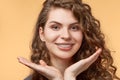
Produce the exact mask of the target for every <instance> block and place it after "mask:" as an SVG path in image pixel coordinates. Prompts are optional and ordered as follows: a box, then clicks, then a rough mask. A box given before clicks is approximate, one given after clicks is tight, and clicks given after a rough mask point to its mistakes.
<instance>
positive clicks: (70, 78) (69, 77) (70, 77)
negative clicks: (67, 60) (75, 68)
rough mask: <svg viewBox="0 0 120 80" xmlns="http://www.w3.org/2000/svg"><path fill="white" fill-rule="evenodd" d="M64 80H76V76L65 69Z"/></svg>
mask: <svg viewBox="0 0 120 80" xmlns="http://www.w3.org/2000/svg"><path fill="white" fill-rule="evenodd" d="M64 80H76V76H75V75H74V74H73V73H71V72H70V71H67V70H66V71H65V73H64Z"/></svg>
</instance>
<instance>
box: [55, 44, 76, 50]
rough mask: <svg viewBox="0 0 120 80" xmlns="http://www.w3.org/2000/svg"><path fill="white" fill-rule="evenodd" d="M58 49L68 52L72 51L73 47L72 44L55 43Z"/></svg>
mask: <svg viewBox="0 0 120 80" xmlns="http://www.w3.org/2000/svg"><path fill="white" fill-rule="evenodd" d="M56 45H57V47H58V49H60V50H62V51H69V50H71V49H72V47H73V45H74V44H72V43H56Z"/></svg>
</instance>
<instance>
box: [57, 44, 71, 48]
mask: <svg viewBox="0 0 120 80" xmlns="http://www.w3.org/2000/svg"><path fill="white" fill-rule="evenodd" d="M58 46H59V47H62V48H69V47H71V45H66V44H65V45H63V44H62V45H58Z"/></svg>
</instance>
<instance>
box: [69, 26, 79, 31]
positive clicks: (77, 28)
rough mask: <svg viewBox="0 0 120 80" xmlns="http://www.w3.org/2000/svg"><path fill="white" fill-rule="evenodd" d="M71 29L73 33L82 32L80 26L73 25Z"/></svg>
mask: <svg viewBox="0 0 120 80" xmlns="http://www.w3.org/2000/svg"><path fill="white" fill-rule="evenodd" d="M70 29H71V30H72V31H78V30H80V27H79V26H78V25H73V26H71V27H70Z"/></svg>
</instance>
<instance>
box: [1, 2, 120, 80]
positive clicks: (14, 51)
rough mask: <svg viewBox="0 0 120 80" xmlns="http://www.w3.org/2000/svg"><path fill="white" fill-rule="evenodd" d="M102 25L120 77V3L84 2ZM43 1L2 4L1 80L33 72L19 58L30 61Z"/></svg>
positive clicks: (14, 79)
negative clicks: (19, 61)
mask: <svg viewBox="0 0 120 80" xmlns="http://www.w3.org/2000/svg"><path fill="white" fill-rule="evenodd" d="M84 1H85V2H87V3H88V4H90V5H91V7H92V12H93V15H94V16H95V17H96V18H97V19H99V20H100V21H101V28H102V31H103V32H104V33H105V35H106V43H107V45H108V47H109V48H110V49H111V50H112V51H113V52H114V53H112V56H113V58H114V64H115V66H116V67H118V71H117V74H118V76H120V58H119V57H120V42H119V41H120V31H119V30H120V28H119V27H120V0H84ZM42 2H43V0H0V79H1V80H23V79H24V78H25V77H26V76H27V75H29V73H30V69H29V68H27V67H26V66H23V65H22V64H20V63H18V61H17V56H24V57H26V58H27V59H29V56H30V48H29V45H30V41H31V38H32V37H31V36H32V33H33V27H34V26H35V23H36V20H37V16H38V14H39V12H40V10H41V4H42Z"/></svg>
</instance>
